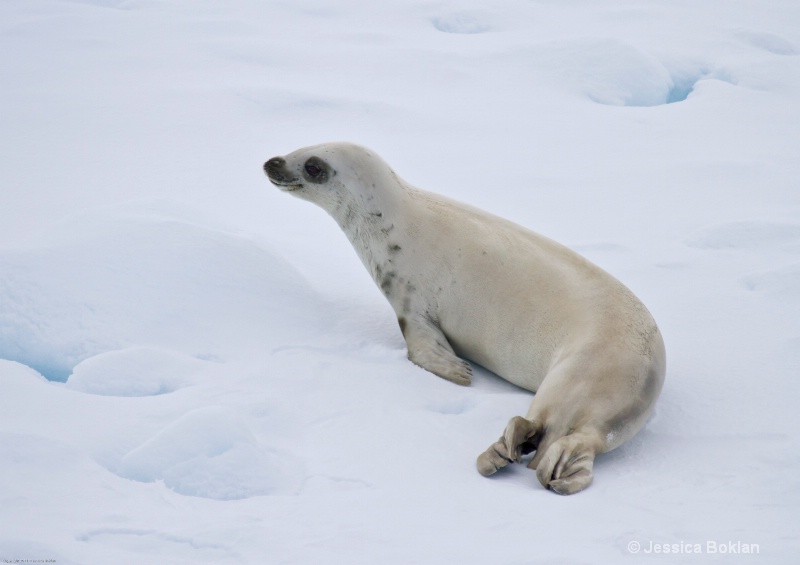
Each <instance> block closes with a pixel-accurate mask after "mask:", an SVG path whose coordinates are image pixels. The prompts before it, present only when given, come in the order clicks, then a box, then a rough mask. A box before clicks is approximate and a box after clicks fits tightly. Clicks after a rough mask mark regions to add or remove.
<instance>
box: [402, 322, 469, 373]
mask: <svg viewBox="0 0 800 565" xmlns="http://www.w3.org/2000/svg"><path fill="white" fill-rule="evenodd" d="M398 322H399V323H400V330H401V331H402V332H403V337H404V338H405V339H406V347H407V348H408V359H409V360H410V361H411V362H412V363H414V364H415V365H418V366H420V367H422V368H423V369H425V370H426V371H430V372H431V373H433V374H434V375H437V376H439V377H442V378H443V379H445V380H448V381H450V382H453V383H456V384H458V385H464V386H466V385H469V384H470V383H472V367H470V365H469V363H467V362H466V361H464V360H463V359H462V358H461V357H459V356H458V355H456V354H455V352H454V351H453V348H452V347H451V346H450V342H448V341H447V337H445V335H444V333H442V330H440V329H439V328H438V327H436V326H435V325H433V324H432V323H430V322H427V321H425V322H417V323H415V322H413V321H409V320H407V319H406V318H403V317H401V318H398Z"/></svg>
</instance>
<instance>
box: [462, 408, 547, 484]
mask: <svg viewBox="0 0 800 565" xmlns="http://www.w3.org/2000/svg"><path fill="white" fill-rule="evenodd" d="M541 431H542V426H541V425H539V424H538V423H537V422H532V421H531V420H526V419H525V418H523V417H522V416H514V417H513V418H511V421H509V422H508V425H507V426H506V430H505V432H503V436H502V437H501V438H500V439H499V440H497V441H496V442H494V443H493V444H492V445H490V446H489V449H487V450H486V451H484V452H483V453H481V454H480V455H479V456H478V461H477V466H478V472H479V473H480V474H481V475H483V476H484V477H488V476H489V475H493V474H494V473H496V472H497V471H499V470H500V469H502V468H503V467H505V466H506V465H508V464H509V463H514V462H516V463H520V462H521V460H522V456H523V455H527V454H528V453H530V452H532V451H533V450H534V449H536V445H537V443H538V441H539V438H540V436H541Z"/></svg>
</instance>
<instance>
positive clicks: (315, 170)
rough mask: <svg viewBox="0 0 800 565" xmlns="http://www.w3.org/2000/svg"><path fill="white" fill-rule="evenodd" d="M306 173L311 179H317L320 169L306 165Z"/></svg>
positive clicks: (309, 164)
mask: <svg viewBox="0 0 800 565" xmlns="http://www.w3.org/2000/svg"><path fill="white" fill-rule="evenodd" d="M306 172H307V173H308V176H310V177H311V178H317V177H318V176H320V175H321V174H322V169H320V168H319V167H317V166H316V165H315V164H314V163H306Z"/></svg>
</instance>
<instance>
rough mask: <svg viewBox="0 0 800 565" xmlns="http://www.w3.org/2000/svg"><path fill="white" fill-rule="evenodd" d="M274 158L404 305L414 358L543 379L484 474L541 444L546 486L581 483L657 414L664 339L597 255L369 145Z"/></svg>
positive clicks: (535, 463) (567, 489) (454, 372)
mask: <svg viewBox="0 0 800 565" xmlns="http://www.w3.org/2000/svg"><path fill="white" fill-rule="evenodd" d="M264 171H265V172H266V174H267V176H268V177H269V180H270V181H271V182H272V183H273V184H275V185H276V186H277V187H278V188H280V189H281V190H283V191H286V192H290V193H291V194H292V195H294V196H297V197H299V198H302V199H305V200H309V201H311V202H313V203H315V204H317V205H319V206H320V207H322V208H323V209H324V210H326V211H327V212H328V213H329V214H330V215H331V216H332V217H333V218H334V220H336V222H337V223H338V224H339V226H340V227H341V229H342V230H343V231H344V233H345V234H346V235H347V237H348V239H349V240H350V242H351V243H352V245H353V247H354V248H355V250H356V252H357V253H358V255H359V257H360V258H361V261H362V262H363V263H364V266H366V268H367V270H368V271H369V273H370V274H371V275H372V278H373V280H374V281H375V283H376V284H377V285H378V287H379V288H380V289H381V291H382V292H383V294H384V295H385V296H386V298H387V300H388V301H389V303H390V304H391V306H392V308H393V309H394V311H395V313H396V314H397V320H398V323H399V325H400V330H401V331H402V333H403V337H404V338H405V341H406V345H407V347H408V358H409V359H410V360H411V361H412V362H414V363H416V364H417V365H419V366H420V367H422V368H423V369H427V370H428V371H430V372H431V373H434V374H435V375H438V376H440V377H442V378H444V379H447V380H449V381H452V382H454V383H457V384H460V385H468V384H470V381H471V374H472V373H471V368H470V364H469V362H467V359H468V360H470V361H472V362H474V363H478V364H480V365H482V366H484V367H486V368H487V369H489V370H490V371H492V372H494V373H496V374H497V375H499V376H501V377H503V378H504V379H506V380H508V381H510V382H512V383H514V384H516V385H518V386H520V387H523V388H525V389H528V390H530V391H533V392H535V393H536V394H535V396H534V398H533V401H532V403H531V406H530V409H529V410H528V412H527V414H526V415H525V417H524V418H523V417H521V416H515V417H513V418H512V419H511V421H510V422H509V423H508V425H507V426H506V429H505V431H504V433H503V435H502V436H501V437H500V439H499V440H497V441H496V442H494V443H493V444H492V445H491V446H490V447H489V448H488V449H487V450H486V451H485V452H484V453H482V454H481V455H480V456H479V457H478V461H477V467H478V471H479V472H480V473H481V474H482V475H485V476H488V475H491V474H493V473H495V472H496V471H498V470H499V469H501V468H503V467H505V466H507V465H508V464H509V463H512V462H518V463H521V462H522V461H523V457H524V456H526V455H530V454H531V453H533V455H532V458H531V459H530V462H529V463H528V467H529V468H531V469H535V470H536V475H537V477H538V479H539V482H540V483H541V484H542V485H543V486H545V487H546V488H549V489H551V490H553V491H554V492H557V493H559V494H572V493H576V492H578V491H581V490H583V489H584V488H586V487H587V486H588V485H589V484H590V483H591V481H592V467H593V463H594V459H595V456H596V455H597V454H598V453H602V452H606V451H609V450H611V449H614V448H615V447H617V446H619V445H620V444H622V443H623V442H625V441H627V440H628V439H630V438H631V437H633V436H634V434H636V432H638V431H639V430H640V429H641V428H642V426H643V425H644V424H645V422H646V420H647V418H648V416H649V415H650V413H651V412H652V410H653V406H654V404H655V402H656V399H657V398H658V396H659V394H660V392H661V388H662V386H663V383H664V374H665V370H666V354H665V350H664V342H663V340H662V337H661V334H660V332H659V330H658V327H657V325H656V323H655V321H654V320H653V318H652V316H651V315H650V313H649V312H648V311H647V309H646V308H645V307H644V305H643V304H642V303H641V302H640V301H639V299H637V298H636V297H635V296H634V295H633V293H632V292H631V291H630V290H628V289H627V288H626V287H625V286H624V285H623V284H622V283H620V282H619V281H618V280H617V279H615V278H614V277H612V276H611V275H609V274H608V273H606V272H605V271H603V270H602V269H600V268H599V267H597V266H595V265H594V264H592V263H590V262H589V261H588V260H586V259H584V258H583V257H581V256H580V255H578V254H577V253H575V252H574V251H572V250H570V249H568V248H566V247H564V246H562V245H560V244H558V243H556V242H554V241H552V240H550V239H548V238H546V237H544V236H541V235H539V234H536V233H534V232H532V231H529V230H527V229H525V228H523V227H521V226H518V225H516V224H514V223H512V222H510V221H507V220H504V219H502V218H499V217H497V216H494V215H492V214H489V213H487V212H484V211H482V210H478V209H476V208H473V207H471V206H468V205H465V204H462V203H460V202H456V201H454V200H450V199H448V198H445V197H442V196H439V195H437V194H434V193H431V192H426V191H423V190H420V189H418V188H415V187H413V186H411V185H410V184H408V183H407V182H405V181H403V180H402V179H401V178H400V177H398V176H397V175H396V174H395V172H394V171H393V170H392V169H391V168H390V167H389V166H388V165H387V164H386V163H385V162H384V161H383V160H382V159H381V158H380V157H379V156H378V155H376V154H375V153H374V152H372V151H370V150H369V149H366V148H364V147H361V146H358V145H353V144H350V143H328V144H323V145H316V146H313V147H308V148H304V149H299V150H297V151H294V152H293V153H290V154H288V155H286V156H284V157H273V158H272V159H270V160H268V161H267V162H266V163H265V164H264Z"/></svg>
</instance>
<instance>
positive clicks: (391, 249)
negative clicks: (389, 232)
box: [389, 243, 402, 253]
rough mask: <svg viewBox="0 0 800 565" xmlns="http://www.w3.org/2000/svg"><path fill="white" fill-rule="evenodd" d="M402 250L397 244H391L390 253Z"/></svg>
mask: <svg viewBox="0 0 800 565" xmlns="http://www.w3.org/2000/svg"><path fill="white" fill-rule="evenodd" d="M401 249H402V247H400V246H399V245H397V244H396V243H390V244H389V253H397V252H398V251H400V250H401Z"/></svg>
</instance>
